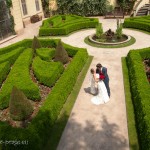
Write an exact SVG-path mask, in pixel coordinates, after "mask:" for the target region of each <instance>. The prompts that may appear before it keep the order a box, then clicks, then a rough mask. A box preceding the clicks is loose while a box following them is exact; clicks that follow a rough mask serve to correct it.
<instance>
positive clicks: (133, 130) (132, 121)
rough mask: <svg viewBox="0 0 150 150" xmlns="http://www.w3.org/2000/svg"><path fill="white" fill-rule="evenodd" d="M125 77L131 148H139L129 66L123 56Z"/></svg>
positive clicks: (135, 149) (133, 149)
mask: <svg viewBox="0 0 150 150" xmlns="http://www.w3.org/2000/svg"><path fill="white" fill-rule="evenodd" d="M122 68H123V78H124V89H125V99H126V110H127V122H128V135H129V145H130V150H139V144H138V136H137V131H136V123H135V115H134V107H133V103H132V98H131V92H130V82H129V76H128V68H127V64H126V58H125V57H123V58H122Z"/></svg>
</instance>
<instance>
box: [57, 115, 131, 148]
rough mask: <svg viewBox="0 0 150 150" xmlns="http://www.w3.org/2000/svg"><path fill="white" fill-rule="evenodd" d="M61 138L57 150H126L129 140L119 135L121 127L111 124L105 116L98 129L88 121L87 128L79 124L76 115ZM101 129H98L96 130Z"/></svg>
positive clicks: (98, 124)
mask: <svg viewBox="0 0 150 150" xmlns="http://www.w3.org/2000/svg"><path fill="white" fill-rule="evenodd" d="M71 118H72V119H70V120H69V122H68V124H67V126H66V127H67V130H65V132H64V134H63V136H62V137H61V138H62V139H63V140H62V139H61V142H60V143H59V146H58V148H57V150H81V149H85V150H125V149H128V144H127V140H126V139H125V138H124V137H123V136H122V135H119V134H117V131H118V130H119V127H118V126H117V125H116V124H115V123H112V124H111V123H109V122H108V121H107V119H106V117H105V116H103V118H102V122H100V123H97V127H95V126H94V125H92V123H91V122H89V121H86V122H85V126H83V125H81V124H79V123H77V122H76V121H75V119H73V118H74V114H72V116H71ZM100 126H101V127H100ZM99 127H100V128H101V129H96V128H99Z"/></svg>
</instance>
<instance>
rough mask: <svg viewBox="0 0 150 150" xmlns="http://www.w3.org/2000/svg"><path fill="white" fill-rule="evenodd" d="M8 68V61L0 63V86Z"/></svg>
mask: <svg viewBox="0 0 150 150" xmlns="http://www.w3.org/2000/svg"><path fill="white" fill-rule="evenodd" d="M9 70H10V63H9V62H8V61H6V62H4V63H1V64H0V86H1V85H2V82H3V80H4V79H6V77H7V74H8V72H9Z"/></svg>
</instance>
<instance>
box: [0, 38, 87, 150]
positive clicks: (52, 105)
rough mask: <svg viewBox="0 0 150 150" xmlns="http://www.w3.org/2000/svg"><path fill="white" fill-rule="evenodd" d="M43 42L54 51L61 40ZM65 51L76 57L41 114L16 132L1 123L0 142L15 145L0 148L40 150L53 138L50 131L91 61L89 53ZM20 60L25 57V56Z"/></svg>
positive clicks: (43, 40) (48, 98)
mask: <svg viewBox="0 0 150 150" xmlns="http://www.w3.org/2000/svg"><path fill="white" fill-rule="evenodd" d="M25 41H26V42H27V43H26V42H25ZM40 42H41V44H42V45H44V47H53V46H54V45H55V46H54V47H56V45H57V42H58V40H49V39H47V40H45V39H42V40H40ZM31 43H32V40H24V41H21V42H19V43H17V45H18V46H24V47H26V46H27V45H28V46H29V45H30V46H31ZM13 46H15V45H13ZM30 46H29V47H30ZM64 47H65V48H66V50H67V52H68V54H69V55H71V56H72V57H73V59H72V62H71V63H70V64H69V65H68V67H67V68H66V70H65V71H64V72H63V74H62V76H61V77H60V78H59V80H58V81H57V83H56V84H55V86H54V87H53V88H52V90H51V92H50V94H49V95H48V97H47V98H46V100H45V101H44V103H43V105H42V106H41V108H40V110H39V112H38V114H37V115H36V116H35V117H34V118H33V120H32V121H31V123H30V124H29V125H28V127H26V128H13V127H11V126H10V125H9V124H8V123H7V122H0V140H2V141H6V140H7V141H14V142H13V143H14V144H13V143H11V144H5V143H2V144H1V145H0V146H1V148H2V149H11V150H13V149H15V150H17V149H18V150H20V149H33V150H41V149H43V146H44V145H45V144H46V143H47V140H48V138H49V136H50V134H51V127H52V126H53V125H54V123H55V121H56V119H57V117H58V115H59V113H60V111H61V109H62V107H63V105H64V103H65V101H66V100H67V97H68V96H69V94H70V93H71V91H72V89H73V87H74V84H75V82H76V80H77V77H78V75H79V73H80V71H81V70H82V68H83V66H84V65H85V63H86V61H87V59H88V53H87V50H86V49H82V48H75V47H71V46H69V45H67V44H64ZM26 48H27V47H26ZM25 52H26V53H30V52H32V51H31V50H30V49H28V50H26V51H25ZM21 56H22V57H23V53H22V54H21ZM21 56H20V57H21ZM26 57H27V56H26ZM18 59H19V58H18ZM22 70H23V69H22ZM20 80H21V79H20ZM17 141H18V142H17ZM22 142H24V143H22ZM16 145H17V146H16Z"/></svg>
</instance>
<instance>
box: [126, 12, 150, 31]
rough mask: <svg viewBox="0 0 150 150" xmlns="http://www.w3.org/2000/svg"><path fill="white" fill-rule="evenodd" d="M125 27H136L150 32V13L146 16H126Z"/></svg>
mask: <svg viewBox="0 0 150 150" xmlns="http://www.w3.org/2000/svg"><path fill="white" fill-rule="evenodd" d="M123 27H125V28H135V29H140V30H144V31H148V32H150V15H149V16H144V17H133V18H126V19H125V20H124V23H123Z"/></svg>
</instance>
